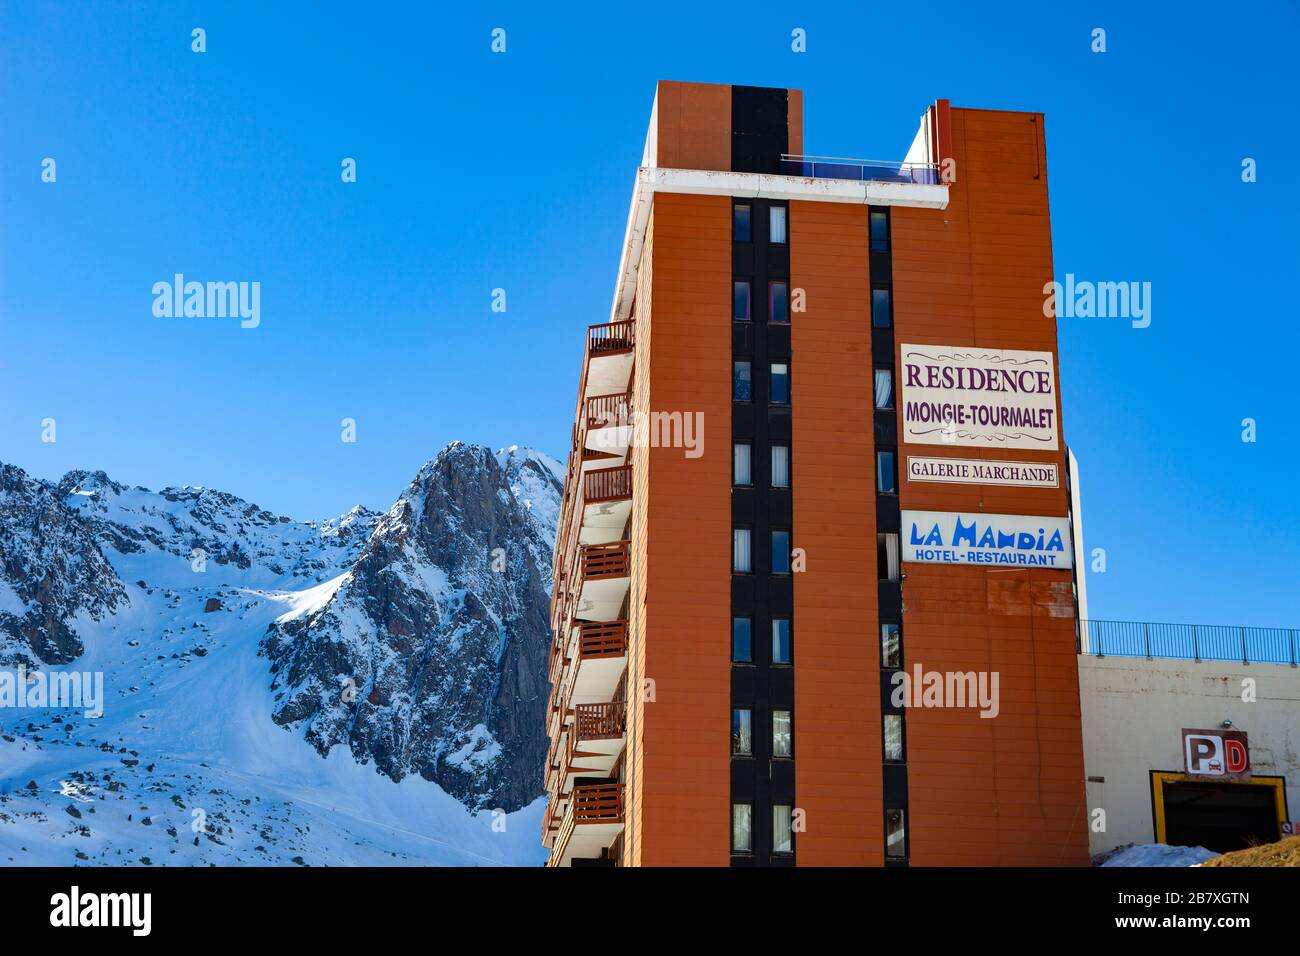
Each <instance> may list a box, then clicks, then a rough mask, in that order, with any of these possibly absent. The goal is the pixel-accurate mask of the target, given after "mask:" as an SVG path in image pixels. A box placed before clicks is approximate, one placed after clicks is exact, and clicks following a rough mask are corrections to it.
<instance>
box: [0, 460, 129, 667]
mask: <svg viewBox="0 0 1300 956" xmlns="http://www.w3.org/2000/svg"><path fill="white" fill-rule="evenodd" d="M129 603H130V601H129V599H128V598H127V595H126V590H125V588H123V586H122V582H121V581H119V580H118V577H117V574H116V573H115V572H114V570H113V568H112V566H111V565H110V564H109V563H108V561H107V560H106V559H105V558H104V555H103V553H102V552H101V551H100V549H99V545H98V544H97V543H96V540H95V537H94V534H93V532H92V530H91V529H89V528H87V527H86V526H85V525H84V524H83V523H82V522H81V520H80V518H79V516H78V515H77V513H76V511H75V510H73V509H71V508H68V507H67V506H66V505H65V504H64V502H63V496H62V495H61V494H60V493H59V492H58V490H57V489H55V488H53V487H51V486H50V485H49V484H48V483H46V482H44V481H40V480H38V479H34V478H29V477H28V476H27V474H26V473H25V472H24V471H23V470H22V469H21V468H15V467H14V466H12V465H3V464H0V666H4V667H16V666H18V665H19V664H26V665H28V666H36V665H38V664H40V663H45V664H66V663H68V662H69V661H72V660H75V659H76V658H77V657H78V656H80V655H81V654H82V652H83V651H84V650H85V648H84V647H83V646H82V643H81V638H80V637H79V636H78V634H77V632H76V629H75V623H76V622H75V618H76V617H77V616H78V615H81V614H84V615H86V616H87V617H89V618H90V619H92V620H96V621H98V620H101V619H103V618H104V617H106V616H107V615H110V614H112V613H113V612H114V611H116V610H117V609H119V608H121V607H125V606H127V605H128V604H129Z"/></svg>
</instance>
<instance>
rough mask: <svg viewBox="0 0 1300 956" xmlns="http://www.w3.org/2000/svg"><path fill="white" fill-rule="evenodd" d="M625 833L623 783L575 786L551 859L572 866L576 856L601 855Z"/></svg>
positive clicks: (558, 864) (558, 863) (551, 864)
mask: <svg viewBox="0 0 1300 956" xmlns="http://www.w3.org/2000/svg"><path fill="white" fill-rule="evenodd" d="M622 832H623V784H621V783H599V784H581V785H579V786H576V787H574V788H573V795H572V797H571V798H570V799H569V801H568V806H567V808H566V809H565V811H564V819H563V822H561V824H560V828H559V831H558V832H557V834H556V837H555V844H554V846H552V848H551V857H550V860H548V861H547V862H548V864H549V865H550V866H571V865H572V863H573V860H574V858H575V857H576V858H580V859H592V858H594V857H599V856H600V855H601V853H602V851H604V850H607V849H608V848H609V847H610V846H611V845H612V844H613V842H614V840H615V839H617V838H618V835H619V834H620V833H622Z"/></svg>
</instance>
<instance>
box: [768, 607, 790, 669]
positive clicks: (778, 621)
mask: <svg viewBox="0 0 1300 956" xmlns="http://www.w3.org/2000/svg"><path fill="white" fill-rule="evenodd" d="M772 663H773V664H789V663H790V619H789V618H786V617H778V618H775V619H774V620H773V621H772Z"/></svg>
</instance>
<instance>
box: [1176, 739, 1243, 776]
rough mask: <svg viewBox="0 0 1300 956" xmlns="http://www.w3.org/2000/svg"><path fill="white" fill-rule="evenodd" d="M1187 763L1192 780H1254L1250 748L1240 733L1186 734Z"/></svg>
mask: <svg viewBox="0 0 1300 956" xmlns="http://www.w3.org/2000/svg"><path fill="white" fill-rule="evenodd" d="M1183 761H1184V765H1185V768H1186V770H1187V775H1188V776H1189V777H1211V778H1218V779H1221V780H1249V779H1250V748H1249V745H1248V744H1247V741H1246V735H1245V734H1244V733H1242V732H1241V731H1240V730H1218V731H1216V730H1184V731H1183Z"/></svg>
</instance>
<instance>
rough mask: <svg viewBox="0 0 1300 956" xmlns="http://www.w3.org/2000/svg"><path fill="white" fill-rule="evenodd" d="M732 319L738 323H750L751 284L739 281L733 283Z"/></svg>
mask: <svg viewBox="0 0 1300 956" xmlns="http://www.w3.org/2000/svg"><path fill="white" fill-rule="evenodd" d="M732 287H733V295H732V300H731V317H732V318H733V319H735V320H736V321H737V322H748V321H749V282H748V281H743V282H742V281H741V280H739V279H737V280H736V281H735V282H734V283H732Z"/></svg>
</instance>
